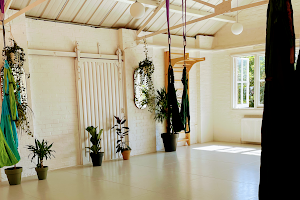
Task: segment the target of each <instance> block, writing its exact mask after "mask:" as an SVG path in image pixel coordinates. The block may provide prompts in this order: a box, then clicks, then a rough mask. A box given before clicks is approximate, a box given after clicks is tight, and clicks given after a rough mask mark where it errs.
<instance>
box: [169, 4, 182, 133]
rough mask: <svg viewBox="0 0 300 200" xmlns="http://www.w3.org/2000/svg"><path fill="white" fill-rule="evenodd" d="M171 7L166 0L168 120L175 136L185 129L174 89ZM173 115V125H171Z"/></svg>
mask: <svg viewBox="0 0 300 200" xmlns="http://www.w3.org/2000/svg"><path fill="white" fill-rule="evenodd" d="M169 7H170V0H166V8H167V24H168V44H169V68H168V111H171V112H168V120H167V123H168V125H167V133H168V134H171V126H172V128H173V131H174V132H173V134H174V133H178V132H180V131H181V130H183V129H184V126H183V124H182V120H181V116H180V113H179V108H178V104H177V97H176V91H175V87H174V72H173V67H172V65H171V34H170V23H169V16H170V15H169V10H170V9H169ZM171 115H172V123H171Z"/></svg>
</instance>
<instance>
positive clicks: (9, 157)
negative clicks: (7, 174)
mask: <svg viewBox="0 0 300 200" xmlns="http://www.w3.org/2000/svg"><path fill="white" fill-rule="evenodd" d="M0 155H1V156H0V168H2V167H4V166H12V165H15V164H17V163H18V162H19V160H18V159H17V158H16V156H15V155H14V153H13V152H12V151H11V150H10V148H9V146H8V144H7V142H6V140H5V138H4V135H3V132H2V130H1V129H0Z"/></svg>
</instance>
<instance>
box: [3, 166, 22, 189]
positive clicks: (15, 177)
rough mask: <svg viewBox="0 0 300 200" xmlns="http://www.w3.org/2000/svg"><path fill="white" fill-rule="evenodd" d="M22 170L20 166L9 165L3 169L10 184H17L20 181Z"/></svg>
mask: <svg viewBox="0 0 300 200" xmlns="http://www.w3.org/2000/svg"><path fill="white" fill-rule="evenodd" d="M22 171H23V168H22V167H16V168H14V167H11V168H7V169H5V174H6V176H7V179H8V182H9V184H10V185H19V184H20V183H21V175H22Z"/></svg>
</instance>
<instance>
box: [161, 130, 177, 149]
mask: <svg viewBox="0 0 300 200" xmlns="http://www.w3.org/2000/svg"><path fill="white" fill-rule="evenodd" d="M178 135H179V134H178V133H175V134H169V133H162V134H161V138H162V139H163V143H164V147H165V152H171V151H176V147H177V139H178Z"/></svg>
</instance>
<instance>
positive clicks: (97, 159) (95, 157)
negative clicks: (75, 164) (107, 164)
mask: <svg viewBox="0 0 300 200" xmlns="http://www.w3.org/2000/svg"><path fill="white" fill-rule="evenodd" d="M90 156H91V158H92V162H93V166H94V167H95V166H101V165H102V159H103V156H104V152H99V153H97V154H95V153H90Z"/></svg>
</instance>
